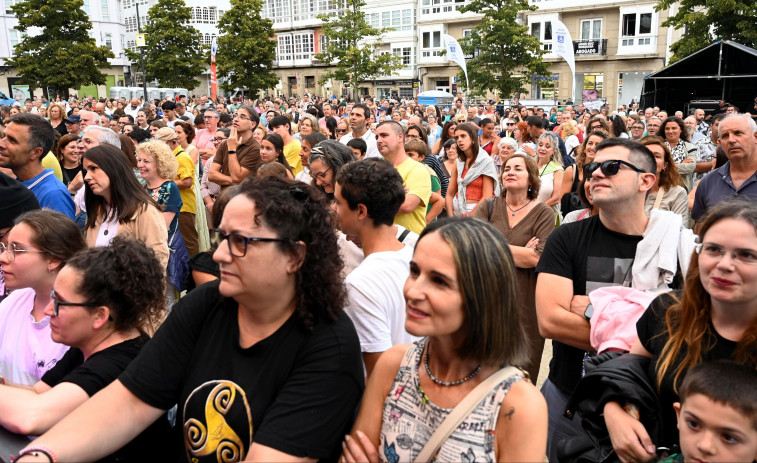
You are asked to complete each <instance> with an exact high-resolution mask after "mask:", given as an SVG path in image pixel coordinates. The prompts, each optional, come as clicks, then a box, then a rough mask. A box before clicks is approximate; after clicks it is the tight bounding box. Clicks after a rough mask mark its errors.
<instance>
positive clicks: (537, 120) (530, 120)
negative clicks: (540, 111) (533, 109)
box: [526, 116, 544, 129]
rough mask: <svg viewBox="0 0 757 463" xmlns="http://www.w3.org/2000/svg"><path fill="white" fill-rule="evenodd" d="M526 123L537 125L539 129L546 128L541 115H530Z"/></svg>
mask: <svg viewBox="0 0 757 463" xmlns="http://www.w3.org/2000/svg"><path fill="white" fill-rule="evenodd" d="M526 124H528V125H529V126H531V127H536V128H538V129H543V128H544V120H543V119H542V118H541V117H539V116H528V117H527V118H526Z"/></svg>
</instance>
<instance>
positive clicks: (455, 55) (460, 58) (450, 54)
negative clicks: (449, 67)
mask: <svg viewBox="0 0 757 463" xmlns="http://www.w3.org/2000/svg"><path fill="white" fill-rule="evenodd" d="M444 46H445V48H447V58H448V59H449V60H450V61H454V62H455V63H457V64H458V65H459V66H460V67H461V68H463V73H464V74H465V87H466V88H470V85H468V68H467V66H466V65H465V54H463V47H461V46H460V44H459V43H458V42H457V39H455V38H454V37H452V36H451V35H447V34H444Z"/></svg>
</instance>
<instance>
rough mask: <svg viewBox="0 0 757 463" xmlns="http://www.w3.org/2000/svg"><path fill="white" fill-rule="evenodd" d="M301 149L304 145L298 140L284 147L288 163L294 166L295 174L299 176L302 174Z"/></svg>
mask: <svg viewBox="0 0 757 463" xmlns="http://www.w3.org/2000/svg"><path fill="white" fill-rule="evenodd" d="M300 149H302V145H300V142H298V141H297V140H292V141H290V142H289V144H287V145H284V157H285V158H287V162H288V163H289V165H290V166H292V170H293V172H292V173H293V174H294V175H297V174H299V173H300V172H302V159H301V158H300Z"/></svg>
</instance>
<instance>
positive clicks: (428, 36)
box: [421, 31, 443, 58]
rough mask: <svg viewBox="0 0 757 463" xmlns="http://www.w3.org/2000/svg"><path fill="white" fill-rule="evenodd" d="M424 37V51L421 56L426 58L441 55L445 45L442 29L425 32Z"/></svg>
mask: <svg viewBox="0 0 757 463" xmlns="http://www.w3.org/2000/svg"><path fill="white" fill-rule="evenodd" d="M422 38H423V41H422V45H423V46H422V48H423V51H422V52H421V56H423V57H424V58H427V57H430V56H441V52H442V47H443V44H442V33H441V31H433V32H424V33H423V35H422Z"/></svg>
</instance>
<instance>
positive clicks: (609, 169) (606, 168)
mask: <svg viewBox="0 0 757 463" xmlns="http://www.w3.org/2000/svg"><path fill="white" fill-rule="evenodd" d="M621 166H628V167H630V168H631V169H633V170H634V171H636V172H639V173H642V174H645V173H646V172H645V171H644V170H643V169H640V168H638V167H636V166H635V165H633V164H631V163H630V162H626V161H621V160H620V159H615V160H609V161H604V162H601V163H600V162H590V163H588V164H586V165H585V166H584V178H585V179H590V178H591V177H592V174H594V171H595V170H597V169H600V170H601V171H602V175H604V176H605V177H612V176H613V175H616V174H617V173H618V171H619V170H620V167H621Z"/></svg>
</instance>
